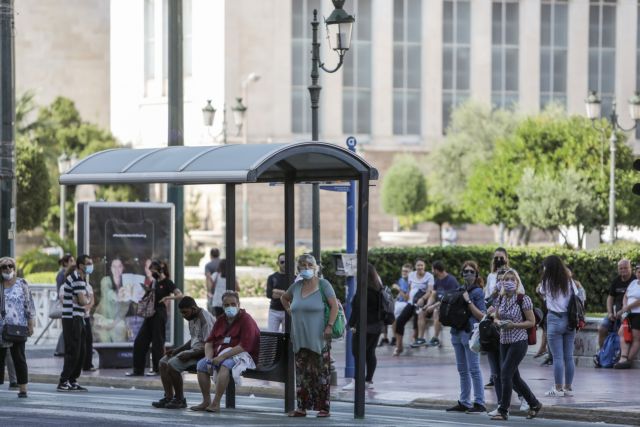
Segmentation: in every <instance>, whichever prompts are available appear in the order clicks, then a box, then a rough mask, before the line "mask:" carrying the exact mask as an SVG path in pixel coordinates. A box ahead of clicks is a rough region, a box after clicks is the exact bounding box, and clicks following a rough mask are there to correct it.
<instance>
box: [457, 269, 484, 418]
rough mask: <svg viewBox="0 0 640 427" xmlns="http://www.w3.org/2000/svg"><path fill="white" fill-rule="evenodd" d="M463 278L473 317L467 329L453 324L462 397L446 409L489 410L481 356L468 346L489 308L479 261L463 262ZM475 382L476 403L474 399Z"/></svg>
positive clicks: (465, 410) (470, 411) (465, 296)
mask: <svg viewBox="0 0 640 427" xmlns="http://www.w3.org/2000/svg"><path fill="white" fill-rule="evenodd" d="M462 277H463V279H464V285H462V286H461V288H462V289H464V291H465V292H464V294H463V295H462V296H463V297H464V300H465V303H466V304H467V307H469V311H470V312H471V316H470V317H469V322H468V324H467V328H466V329H458V328H455V327H451V345H452V346H453V350H454V352H455V355H456V366H457V368H458V376H459V377H460V398H459V400H458V403H457V404H456V405H455V406H453V407H451V408H449V409H447V412H468V413H475V412H486V411H487V408H486V406H485V401H484V386H483V385H482V371H481V370H480V355H479V354H478V353H474V352H473V351H471V349H470V347H469V340H470V338H471V334H472V332H473V326H474V325H475V324H476V323H478V321H479V320H481V319H482V318H483V317H484V315H485V312H486V310H487V307H486V305H485V302H484V292H483V291H482V285H483V284H484V281H483V280H482V277H480V271H479V268H478V264H476V263H475V262H474V261H465V262H464V264H462ZM472 385H473V402H472V401H471V386H472Z"/></svg>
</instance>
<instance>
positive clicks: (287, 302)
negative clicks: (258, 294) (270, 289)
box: [280, 285, 293, 314]
mask: <svg viewBox="0 0 640 427" xmlns="http://www.w3.org/2000/svg"><path fill="white" fill-rule="evenodd" d="M291 287H293V285H291ZM291 287H290V288H289V289H288V290H287V291H286V292H285V293H283V294H282V296H281V297H280V302H281V303H282V306H283V307H284V310H285V311H286V312H287V313H289V314H291V300H292V299H293V297H292V290H291Z"/></svg>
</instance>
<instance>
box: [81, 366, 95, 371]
mask: <svg viewBox="0 0 640 427" xmlns="http://www.w3.org/2000/svg"><path fill="white" fill-rule="evenodd" d="M82 370H83V371H84V372H95V371H97V369H96V368H94V367H93V366H92V367H90V368H84V369H82Z"/></svg>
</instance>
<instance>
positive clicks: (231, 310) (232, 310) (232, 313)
mask: <svg viewBox="0 0 640 427" xmlns="http://www.w3.org/2000/svg"><path fill="white" fill-rule="evenodd" d="M224 314H226V315H227V317H236V315H237V314H238V307H225V308H224Z"/></svg>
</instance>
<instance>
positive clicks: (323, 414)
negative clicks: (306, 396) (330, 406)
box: [316, 409, 330, 418]
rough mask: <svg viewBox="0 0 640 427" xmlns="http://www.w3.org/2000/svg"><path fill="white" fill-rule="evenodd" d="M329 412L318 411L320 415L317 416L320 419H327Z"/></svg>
mask: <svg viewBox="0 0 640 427" xmlns="http://www.w3.org/2000/svg"><path fill="white" fill-rule="evenodd" d="M329 415H330V414H329V411H325V410H324V409H323V410H321V411H318V413H317V414H316V417H318V418H327V417H328V416H329Z"/></svg>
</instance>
